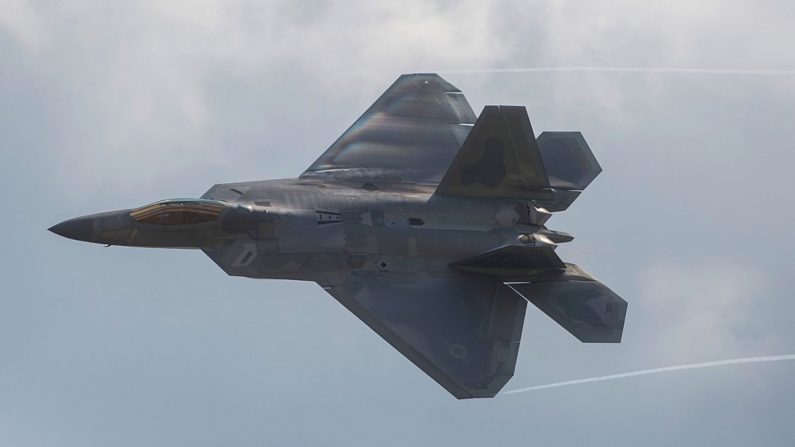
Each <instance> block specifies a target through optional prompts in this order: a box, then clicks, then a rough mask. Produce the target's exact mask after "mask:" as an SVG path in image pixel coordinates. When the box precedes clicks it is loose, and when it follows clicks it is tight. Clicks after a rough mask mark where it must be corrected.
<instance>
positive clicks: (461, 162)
mask: <svg viewBox="0 0 795 447" xmlns="http://www.w3.org/2000/svg"><path fill="white" fill-rule="evenodd" d="M600 172H601V167H600V166H599V164H598V163H597V161H596V159H595V157H594V155H593V153H592V152H591V150H590V149H589V147H588V145H587V144H586V142H585V140H584V139H583V137H582V135H581V134H580V132H542V133H541V134H540V135H539V136H538V137H535V135H534V133H533V129H532V127H531V125H530V120H529V118H528V115H527V111H526V109H525V108H524V107H520V106H507V105H488V106H485V107H484V108H483V111H482V112H481V113H480V115H479V116H477V117H476V116H475V114H474V113H473V111H472V108H471V107H470V106H469V104H468V102H467V100H466V99H465V98H464V95H463V94H462V93H461V91H460V90H458V89H457V88H455V87H454V86H453V85H451V84H450V83H448V82H447V81H445V80H444V79H442V78H441V77H439V76H438V75H436V74H407V75H403V76H400V77H399V78H398V79H397V81H395V83H394V84H392V86H391V87H389V89H387V91H386V92H385V93H384V94H383V95H381V96H380V97H379V98H378V99H377V100H376V101H375V103H374V104H373V105H372V106H370V108H369V109H367V111H366V112H365V113H364V114H363V115H362V116H361V117H360V118H359V119H358V120H356V122H354V123H353V125H352V126H351V127H350V128H349V129H348V130H347V131H345V133H343V134H342V136H340V137H339V138H338V139H337V141H335V142H334V143H333V144H332V145H331V147H329V148H328V149H327V150H326V151H325V152H324V153H323V155H321V156H320V158H318V159H317V161H315V162H314V163H313V164H312V165H311V166H309V168H308V169H307V170H306V171H305V172H304V173H303V174H301V175H300V176H298V178H290V179H283V180H265V181H254V182H242V183H228V184H217V185H215V186H213V187H211V188H210V189H209V190H208V191H207V192H206V193H204V195H202V196H201V197H200V198H194V199H170V200H162V201H159V202H155V203H152V204H149V205H146V206H142V207H140V208H135V209H124V210H121V211H112V212H106V213H101V214H94V215H90V216H84V217H78V218H75V219H71V220H67V221H65V222H62V223H59V224H57V225H55V226H53V227H52V228H50V230H51V231H52V232H54V233H56V234H59V235H61V236H64V237H67V238H71V239H76V240H80V241H88V242H95V243H99V244H106V245H124V246H136V247H167V248H192V249H199V250H201V251H203V252H204V253H205V254H207V256H209V257H210V259H212V260H213V261H214V262H215V263H216V264H218V266H219V267H221V269H222V270H223V271H225V272H226V273H227V274H229V275H232V276H245V277H250V278H278V279H293V280H299V281H314V282H316V283H317V284H319V285H320V286H321V287H322V288H323V289H324V290H325V291H326V292H328V293H329V294H330V295H331V296H332V297H334V298H335V299H336V300H337V301H339V302H340V303H341V304H342V305H343V306H345V307H346V308H347V309H348V310H349V311H351V312H353V313H354V314H355V315H356V316H357V317H358V318H359V319H361V320H362V321H363V322H364V323H365V324H366V325H367V326H369V327H370V328H371V329H372V330H373V331H375V332H376V333H377V334H378V335H380V336H381V337H382V338H383V339H384V340H386V341H387V342H388V343H389V344H391V345H392V346H393V347H394V348H395V349H397V350H398V351H400V353H401V354H403V355H404V356H405V357H407V358H408V359H409V360H411V361H412V362H413V363H414V364H415V365H416V366H418V367H419V368H420V369H421V370H423V371H424V372H425V373H426V374H427V375H428V376H430V377H431V378H433V379H434V380H435V381H436V382H438V383H439V384H440V385H441V386H442V387H444V388H445V389H446V390H447V391H449V392H450V393H451V394H452V395H453V396H455V397H457V398H459V399H466V398H476V397H493V396H495V395H496V394H497V392H499V391H500V389H502V387H503V386H504V385H505V384H506V383H507V382H508V380H509V379H510V378H511V377H512V376H513V374H514V370H515V366H516V358H517V354H518V352H519V341H520V339H521V335H522V326H523V322H524V316H525V309H526V307H527V302H528V301H529V302H531V303H533V304H534V305H535V306H536V307H538V308H539V309H540V310H541V311H542V312H544V313H545V314H547V315H548V316H550V317H551V318H552V319H553V320H555V321H556V322H557V323H558V324H560V325H561V326H562V327H563V328H564V329H566V330H567V331H568V332H570V333H571V334H572V335H574V336H575V337H577V339H579V340H580V341H582V342H586V343H618V342H620V341H621V334H622V332H623V327H624V316H625V314H626V310H627V303H626V302H625V301H624V300H623V299H621V298H620V297H619V296H617V295H616V294H615V293H613V292H612V291H611V290H610V289H608V288H607V287H606V286H605V285H603V284H602V283H600V282H599V281H597V280H595V279H594V278H593V277H592V276H591V275H589V274H588V273H586V272H585V271H584V270H583V269H581V268H579V267H578V266H576V265H574V264H569V263H566V262H563V261H562V260H561V259H560V258H559V257H558V256H557V254H556V253H555V249H556V247H557V246H558V244H561V243H565V242H570V241H571V240H572V239H573V237H572V236H571V235H569V234H567V233H564V232H562V231H555V230H551V229H549V228H548V227H547V226H546V223H547V220H548V219H549V218H550V216H551V215H552V213H555V212H560V211H564V210H566V209H567V208H568V207H569V205H571V204H572V202H573V201H574V200H575V199H576V198H577V197H578V196H579V195H580V192H581V191H582V190H583V189H585V188H586V187H587V186H588V184H590V183H591V181H592V180H593V179H594V178H595V177H596V176H597V175H598V174H599V173H600Z"/></svg>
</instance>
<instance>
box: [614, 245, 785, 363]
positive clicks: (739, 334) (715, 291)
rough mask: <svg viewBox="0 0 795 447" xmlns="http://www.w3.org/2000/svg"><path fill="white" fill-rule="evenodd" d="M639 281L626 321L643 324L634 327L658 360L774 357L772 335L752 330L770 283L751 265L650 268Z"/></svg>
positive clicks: (653, 265)
mask: <svg viewBox="0 0 795 447" xmlns="http://www.w3.org/2000/svg"><path fill="white" fill-rule="evenodd" d="M641 283H642V284H643V285H644V286H643V289H642V291H641V296H639V297H637V301H635V302H634V303H633V304H634V305H631V306H630V311H631V312H633V311H634V312H633V313H634V314H635V315H631V314H630V317H631V318H633V319H636V320H635V321H636V322H645V323H644V324H646V325H647V326H646V327H638V326H636V328H637V329H638V332H639V336H640V337H641V338H642V340H643V341H642V343H646V344H648V345H647V346H648V350H649V352H650V353H652V355H653V356H654V358H655V359H658V361H662V360H663V359H664V360H665V361H667V362H671V363H677V362H684V361H692V360H698V361H703V360H714V359H723V358H729V357H732V356H743V355H763V354H771V353H773V354H775V353H777V352H776V351H775V349H776V348H777V347H778V342H779V341H780V340H779V339H778V337H777V336H776V334H773V333H769V332H767V331H765V330H762V331H757V330H756V326H757V324H756V321H755V320H756V319H758V318H760V317H762V316H764V315H765V312H764V311H763V310H764V306H765V305H766V301H767V297H768V295H769V293H770V291H769V290H768V287H767V285H768V284H769V283H770V282H769V281H768V280H767V278H766V277H765V275H764V274H762V273H761V272H759V271H757V270H756V269H754V268H753V267H748V266H738V265H729V264H720V263H713V262H710V261H705V262H703V263H699V264H692V263H682V264H678V263H676V264H674V263H665V264H652V265H651V266H649V267H648V269H647V271H646V273H645V275H644V276H643V277H642V281H641ZM649 343H650V344H649Z"/></svg>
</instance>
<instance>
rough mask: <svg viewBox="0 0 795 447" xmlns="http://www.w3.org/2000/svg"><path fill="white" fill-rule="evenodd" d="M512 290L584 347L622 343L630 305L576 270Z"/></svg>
mask: <svg viewBox="0 0 795 447" xmlns="http://www.w3.org/2000/svg"><path fill="white" fill-rule="evenodd" d="M533 280H534V281H535V282H525V283H519V282H513V283H510V284H509V285H510V287H511V288H512V289H513V290H515V291H516V292H518V293H519V294H521V295H522V296H524V297H525V298H526V299H527V300H528V301H530V302H531V303H533V304H535V305H536V307H538V308H539V309H541V311H543V312H544V313H545V314H547V315H548V316H549V317H550V318H552V319H553V320H555V321H556V322H557V323H558V324H560V325H561V326H563V328H564V329H566V330H567V331H569V332H570V333H571V334H572V335H574V336H575V337H577V338H578V339H579V340H580V341H582V342H585V343H619V342H621V335H622V333H623V330H624V317H625V316H626V313H627V302H626V301H624V300H623V299H621V297H619V296H618V295H616V294H615V293H613V291H612V290H610V289H608V288H607V286H605V285H604V284H602V283H600V282H599V281H596V280H595V279H593V278H592V277H591V276H590V275H588V274H587V273H585V272H583V271H582V270H581V269H579V268H578V267H577V266H574V265H572V264H568V265H567V267H566V269H565V270H558V271H552V272H549V274H546V275H537V276H536V277H535V278H533Z"/></svg>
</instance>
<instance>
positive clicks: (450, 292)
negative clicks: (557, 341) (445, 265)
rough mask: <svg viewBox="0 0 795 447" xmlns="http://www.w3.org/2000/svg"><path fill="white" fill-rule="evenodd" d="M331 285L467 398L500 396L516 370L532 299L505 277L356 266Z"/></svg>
mask: <svg viewBox="0 0 795 447" xmlns="http://www.w3.org/2000/svg"><path fill="white" fill-rule="evenodd" d="M325 289H326V291H328V292H329V293H330V294H331V295H332V296H333V297H334V298H336V299H337V300H338V301H339V302H340V303H342V305H344V306H345V307H346V308H348V310H350V311H351V312H353V313H354V314H355V315H356V316H357V317H359V319H361V320H362V321H363V322H364V323H365V324H367V325H368V326H370V328H371V329H373V330H374V331H375V332H377V333H378V335H380V336H381V337H382V338H383V339H384V340H386V341H387V342H389V344H391V345H392V346H393V347H394V348H395V349H397V350H398V351H400V353H401V354H403V355H404V356H406V357H407V358H408V359H409V360H411V361H412V362H414V364H415V365H417V366H418V367H420V369H422V370H423V371H425V373H426V374H428V375H429V376H431V378H433V379H434V380H436V381H437V382H438V383H439V384H440V385H442V386H443V387H444V388H445V389H447V391H449V392H450V393H451V394H453V395H454V396H455V397H457V398H459V399H466V398H472V397H493V396H494V395H496V394H497V392H498V391H499V390H500V389H501V388H502V387H503V386H504V385H505V383H506V382H508V380H509V379H510V378H511V377H512V376H513V372H514V367H515V366H516V356H517V354H518V352H519V339H520V338H521V336H522V324H523V323H524V315H525V309H526V307H527V302H526V301H525V299H524V298H523V297H522V296H521V295H519V294H518V293H516V292H515V291H514V290H512V289H511V288H510V287H508V286H506V285H503V284H502V282H501V281H499V280H495V279H493V278H489V277H486V276H483V275H474V274H465V273H456V272H451V273H447V274H444V275H441V276H440V275H434V276H429V275H426V274H422V273H386V272H355V273H353V274H351V275H350V276H349V277H348V278H347V279H346V280H345V281H344V282H343V283H342V284H340V285H338V286H335V287H328V288H325Z"/></svg>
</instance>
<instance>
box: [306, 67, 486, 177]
mask: <svg viewBox="0 0 795 447" xmlns="http://www.w3.org/2000/svg"><path fill="white" fill-rule="evenodd" d="M474 122H475V114H474V113H473V112H472V108H471V107H470V106H469V103H468V102H467V100H466V98H464V95H463V94H462V93H461V91H460V90H458V89H457V88H455V87H454V86H453V85H451V84H450V83H449V82H447V81H445V80H444V79H442V78H441V77H440V76H439V75H436V74H406V75H402V76H400V77H399V78H398V79H397V81H395V83H394V84H392V86H391V87H389V89H387V91H386V92H384V94H383V95H381V97H380V98H378V100H376V101H375V103H373V105H372V106H370V108H369V109H367V111H366V112H364V114H363V115H362V116H361V117H360V118H359V119H358V120H356V122H355V123H353V125H352V126H351V127H350V128H349V129H348V130H347V131H345V133H343V134H342V136H340V137H339V138H338V139H337V141H335V142H334V144H332V145H331V147H329V148H328V149H327V150H326V152H324V153H323V155H321V156H320V158H318V159H317V161H315V162H314V163H313V164H312V166H310V167H309V168H308V169H307V170H306V171H305V172H304V173H303V174H302V175H301V177H305V178H306V177H320V178H329V179H333V180H338V181H361V182H373V183H420V184H432V185H435V184H438V183H439V181H440V180H441V179H442V176H444V173H445V171H447V168H448V167H449V166H450V163H451V162H452V161H453V159H454V158H455V156H456V154H457V153H458V149H459V148H460V147H461V144H462V143H463V142H464V140H465V139H466V136H467V134H468V133H469V130H470V129H471V127H472V124H474Z"/></svg>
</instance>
